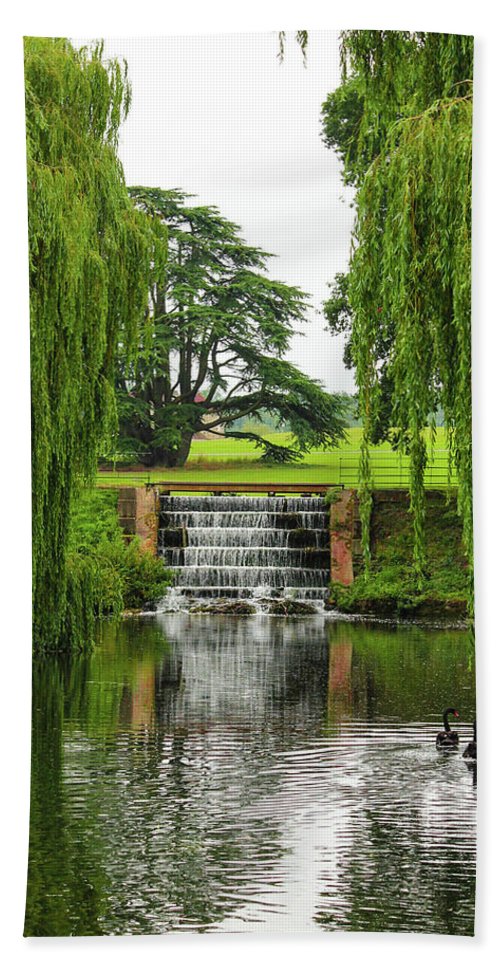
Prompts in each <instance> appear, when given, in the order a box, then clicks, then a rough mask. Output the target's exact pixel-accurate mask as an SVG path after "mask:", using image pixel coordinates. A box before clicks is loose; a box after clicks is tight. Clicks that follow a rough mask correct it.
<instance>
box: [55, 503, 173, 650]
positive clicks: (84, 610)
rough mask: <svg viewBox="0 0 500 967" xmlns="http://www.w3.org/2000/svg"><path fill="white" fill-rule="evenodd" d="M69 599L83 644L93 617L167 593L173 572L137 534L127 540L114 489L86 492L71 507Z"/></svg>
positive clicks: (90, 634)
mask: <svg viewBox="0 0 500 967" xmlns="http://www.w3.org/2000/svg"><path fill="white" fill-rule="evenodd" d="M67 581H68V600H69V605H70V607H71V608H72V610H73V612H74V613H75V614H76V615H77V617H78V620H73V624H74V626H75V628H76V629H78V631H79V637H78V638H76V637H75V633H74V634H73V647H77V648H80V649H82V648H84V647H86V646H88V645H89V644H90V643H91V642H92V641H93V637H94V619H95V618H96V617H104V616H107V615H114V616H119V615H121V613H122V611H123V610H126V609H129V608H141V607H143V606H144V605H145V604H147V603H149V602H151V601H154V600H155V599H157V598H159V597H161V595H162V594H164V592H165V590H166V588H167V587H168V585H169V583H170V574H169V572H168V571H167V570H166V569H165V567H164V565H163V562H162V561H161V560H160V559H159V558H156V557H155V556H154V555H153V554H151V552H149V551H144V550H142V549H141V547H140V544H139V541H138V539H137V538H134V539H133V540H132V541H131V542H130V543H128V544H127V543H125V540H124V537H123V533H122V531H121V529H120V527H119V524H118V514H117V494H116V492H114V491H104V490H90V491H84V492H83V493H81V494H80V495H79V497H78V499H77V500H76V501H75V503H74V506H73V508H72V513H71V518H70V530H69V544H68V555H67Z"/></svg>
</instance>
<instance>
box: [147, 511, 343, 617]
mask: <svg viewBox="0 0 500 967" xmlns="http://www.w3.org/2000/svg"><path fill="white" fill-rule="evenodd" d="M158 536H159V540H158V550H159V554H160V555H161V557H162V558H163V560H164V561H165V565H166V566H167V567H170V568H172V569H173V570H174V572H175V584H174V588H173V589H172V591H171V593H170V594H169V595H168V596H167V598H166V599H165V601H164V608H165V609H166V610H170V609H175V610H177V609H179V608H186V609H187V610H193V609H196V610H199V607H198V608H197V604H198V605H199V604H200V599H202V600H203V601H205V602H206V601H207V599H209V600H210V599H213V600H215V601H219V602H221V601H223V600H224V599H231V600H234V599H235V598H236V599H239V600H243V601H247V602H248V601H250V602H254V604H255V603H257V602H258V603H259V606H260V608H261V609H262V610H272V609H273V608H272V602H276V601H281V602H289V603H290V602H291V601H293V602H295V603H296V604H298V603H300V602H310V604H311V605H312V606H313V610H314V609H315V608H314V606H315V605H316V606H317V607H318V608H319V607H322V605H323V602H324V601H325V599H326V597H327V593H328V581H329V574H330V571H329V568H330V551H329V531H328V513H327V510H326V507H325V504H324V501H323V499H322V498H321V497H245V496H236V495H235V496H230V497H225V496H217V497H195V496H192V497H168V496H161V497H160V522H159V535H158ZM270 603H271V604H270Z"/></svg>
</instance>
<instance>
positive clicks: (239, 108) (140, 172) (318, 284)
mask: <svg viewBox="0 0 500 967" xmlns="http://www.w3.org/2000/svg"><path fill="white" fill-rule="evenodd" d="M83 42H84V41H81V40H76V41H75V43H78V44H80V43H83ZM338 46H339V45H338V36H337V34H336V33H334V32H333V31H315V32H312V34H311V36H310V40H309V50H308V57H307V67H306V68H304V65H303V61H302V54H301V52H300V50H299V48H298V45H297V44H296V43H295V40H294V39H293V34H289V36H288V42H287V45H286V53H285V59H284V61H283V63H282V64H281V65H280V63H279V61H278V59H277V51H278V37H277V34H276V33H273V32H271V31H269V32H267V33H246V34H243V33H242V34H219V35H206V36H170V37H168V36H165V37H151V38H147V37H136V38H131V39H124V38H119V39H113V38H108V39H106V40H105V48H104V50H105V56H106V57H118V58H125V59H126V60H127V62H128V66H129V77H130V81H131V85H132V108H131V111H130V114H129V117H128V119H127V121H126V122H125V124H124V125H123V127H122V131H121V137H120V149H119V153H120V157H121V160H122V162H123V165H124V168H125V177H126V181H127V184H129V185H148V186H152V187H161V188H181V189H183V190H185V191H186V192H189V193H193V194H194V195H196V196H197V200H196V201H195V200H194V199H193V203H196V204H198V203H201V204H211V205H216V206H217V207H218V208H219V209H220V211H221V213H222V214H223V215H224V216H225V217H227V218H229V219H230V220H231V221H234V222H236V223H237V224H238V225H240V226H241V229H242V234H243V237H244V238H245V239H246V241H247V242H249V243H250V244H252V245H257V246H259V247H261V248H263V249H264V250H265V251H268V252H272V253H273V254H274V255H276V256H277V258H275V259H271V260H270V262H269V273H270V275H272V276H273V277H274V278H277V279H280V280H281V281H284V282H287V283H289V284H291V285H297V286H299V287H300V288H302V289H304V290H305V291H306V292H308V293H310V294H311V297H312V298H311V300H310V301H311V303H312V304H313V306H314V309H312V310H311V311H310V313H309V322H308V325H307V326H306V327H304V332H305V333H306V335H305V336H304V337H299V336H297V337H295V338H294V340H293V344H292V351H291V353H290V358H291V359H292V360H293V361H294V362H296V363H297V364H298V365H299V366H300V367H301V368H302V369H303V370H304V371H305V372H307V373H308V374H309V375H311V376H314V377H315V378H317V379H319V380H321V381H322V382H323V384H324V385H325V386H326V387H327V388H328V389H329V390H331V391H336V390H348V391H352V389H353V388H354V382H353V377H352V374H351V373H349V372H348V371H347V370H346V369H345V367H344V365H343V362H342V339H341V338H340V337H335V338H334V337H332V336H331V335H330V334H329V333H327V332H325V325H326V323H325V320H324V318H323V316H322V315H320V314H319V312H320V311H321V306H322V302H323V301H324V299H325V298H326V297H327V296H328V288H327V282H328V281H333V278H334V276H335V273H336V272H340V271H343V270H344V269H345V268H346V266H347V260H348V256H349V247H350V233H351V228H352V221H353V210H352V208H351V207H350V204H349V202H350V199H351V197H352V193H351V192H350V190H349V189H347V188H345V186H344V185H342V182H341V178H340V165H339V162H338V160H337V158H336V155H335V153H334V152H333V151H331V150H328V149H327V148H326V147H325V146H324V144H323V142H322V141H321V137H320V129H321V125H320V112H321V105H322V103H323V101H324V100H325V97H326V95H327V94H328V93H329V92H330V91H332V90H334V89H335V87H337V86H338V84H339V83H340V74H339V56H338Z"/></svg>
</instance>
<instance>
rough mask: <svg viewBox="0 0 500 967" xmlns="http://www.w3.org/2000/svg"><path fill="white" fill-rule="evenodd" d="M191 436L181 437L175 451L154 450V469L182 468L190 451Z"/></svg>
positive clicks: (190, 434) (189, 434)
mask: <svg viewBox="0 0 500 967" xmlns="http://www.w3.org/2000/svg"><path fill="white" fill-rule="evenodd" d="M192 439H193V434H192V433H188V434H186V435H185V436H183V437H182V440H181V442H180V444H179V446H178V447H177V450H164V449H160V448H158V449H156V450H154V451H153V465H154V466H155V467H183V466H184V464H185V462H186V460H187V458H188V456H189V451H190V449H191V440H192Z"/></svg>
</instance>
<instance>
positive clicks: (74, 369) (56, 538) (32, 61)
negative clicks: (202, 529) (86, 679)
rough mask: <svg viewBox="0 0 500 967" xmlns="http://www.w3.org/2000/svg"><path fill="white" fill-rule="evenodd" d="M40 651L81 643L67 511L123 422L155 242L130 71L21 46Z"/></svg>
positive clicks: (64, 50)
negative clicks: (136, 140)
mask: <svg viewBox="0 0 500 967" xmlns="http://www.w3.org/2000/svg"><path fill="white" fill-rule="evenodd" d="M25 85H26V136H27V166H28V211H29V259H30V262H29V269H30V327H31V403H32V433H33V440H32V481H33V528H32V533H33V637H34V644H35V647H38V646H44V647H51V648H54V647H61V648H71V647H73V645H74V644H77V643H78V642H79V641H80V640H81V637H82V633H83V629H82V627H81V626H80V622H81V620H82V616H83V615H84V614H87V613H88V612H89V610H90V602H85V601H84V599H85V598H86V596H87V593H88V591H89V582H88V580H87V578H86V577H84V575H83V573H82V574H81V576H80V578H79V580H78V582H77V584H75V581H74V580H73V579H72V578H71V577H70V575H69V573H68V569H67V556H68V544H69V521H70V507H71V505H72V502H73V500H74V498H75V495H76V494H77V492H78V490H79V488H80V486H81V484H82V482H83V481H84V480H85V479H90V478H91V477H92V476H93V474H94V472H95V464H96V458H97V455H98V453H99V451H101V450H102V447H103V443H104V441H105V440H106V439H108V440H109V438H110V435H111V432H112V429H113V426H114V418H115V403H114V393H113V380H114V369H115V364H116V354H117V347H118V344H119V343H120V344H121V345H122V346H123V347H124V348H125V351H126V352H128V353H130V354H132V353H133V351H134V346H135V344H136V342H137V334H138V330H139V329H140V327H141V325H142V321H143V316H144V306H145V304H146V302H147V293H148V282H149V272H150V264H151V259H152V256H153V253H154V247H155V246H154V243H155V237H154V236H153V234H152V233H151V232H150V231H149V225H148V220H147V218H146V216H145V215H144V214H142V213H141V212H138V211H137V210H136V209H134V207H133V205H132V204H131V202H130V199H129V197H128V193H127V189H126V186H125V182H124V177H123V171H122V168H121V164H120V162H119V160H118V158H117V154H116V149H117V138H118V129H119V126H120V123H121V121H122V120H123V119H124V117H125V116H126V114H127V111H128V107H129V104H130V88H129V85H128V82H127V77H126V71H125V69H124V68H122V67H120V65H119V64H118V63H116V62H111V63H109V64H105V63H104V62H103V59H102V45H97V46H95V47H94V48H93V49H92V50H86V49H83V50H80V51H78V50H75V48H74V47H73V46H72V45H71V44H70V43H69V41H68V40H65V39H50V38H39V37H29V38H27V39H26V41H25Z"/></svg>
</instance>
